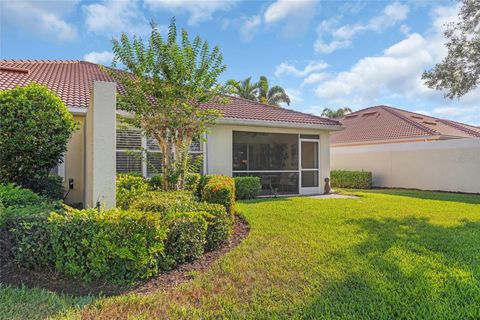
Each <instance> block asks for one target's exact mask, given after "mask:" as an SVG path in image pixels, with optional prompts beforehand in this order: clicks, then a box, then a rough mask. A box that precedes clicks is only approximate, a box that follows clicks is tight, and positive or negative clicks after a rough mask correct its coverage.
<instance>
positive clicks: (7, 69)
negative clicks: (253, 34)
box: [0, 60, 341, 126]
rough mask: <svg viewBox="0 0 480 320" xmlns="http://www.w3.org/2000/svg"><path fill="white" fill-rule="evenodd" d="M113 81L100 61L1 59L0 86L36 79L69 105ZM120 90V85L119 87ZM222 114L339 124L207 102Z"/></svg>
mask: <svg viewBox="0 0 480 320" xmlns="http://www.w3.org/2000/svg"><path fill="white" fill-rule="evenodd" d="M94 80H98V81H113V79H112V77H111V76H110V75H109V74H107V73H106V72H105V71H104V70H102V68H100V66H99V65H97V64H94V63H90V62H85V61H79V60H0V90H4V89H11V88H14V87H16V86H25V85H27V84H28V83H30V82H32V81H35V82H37V83H40V84H43V85H45V86H47V87H48V88H50V89H51V90H53V91H55V92H56V94H57V95H58V96H59V97H60V98H61V99H62V100H63V102H64V103H65V104H66V105H67V106H68V107H70V108H88V104H89V100H90V92H91V90H92V86H93V81H94ZM119 89H120V90H119V91H121V88H119ZM205 107H206V108H215V109H218V110H220V111H221V112H222V114H223V117H224V118H233V119H243V120H266V121H278V122H290V123H298V124H313V125H332V126H340V125H341V124H340V123H339V122H338V121H335V120H330V119H326V118H322V117H318V116H315V115H311V114H305V113H301V112H298V111H294V110H290V109H285V108H279V107H274V106H269V105H266V104H261V103H257V102H254V101H250V100H245V99H241V98H235V97H231V99H230V104H228V105H217V104H208V105H205Z"/></svg>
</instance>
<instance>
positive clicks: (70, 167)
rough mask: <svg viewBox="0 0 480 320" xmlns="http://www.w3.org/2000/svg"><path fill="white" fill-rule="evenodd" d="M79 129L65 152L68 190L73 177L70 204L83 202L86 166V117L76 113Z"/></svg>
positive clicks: (68, 197)
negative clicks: (84, 169)
mask: <svg viewBox="0 0 480 320" xmlns="http://www.w3.org/2000/svg"><path fill="white" fill-rule="evenodd" d="M73 118H74V119H75V121H76V122H77V123H78V129H77V130H76V131H75V132H74V133H73V135H72V138H71V139H70V141H69V142H68V144H67V152H66V153H65V177H64V178H65V179H64V188H65V190H68V180H69V179H73V189H72V190H70V192H69V193H68V195H67V197H66V198H65V202H66V203H68V204H78V203H82V204H83V201H84V199H83V192H84V183H83V172H84V171H83V168H84V141H85V117H84V116H79V115H75V116H74V117H73Z"/></svg>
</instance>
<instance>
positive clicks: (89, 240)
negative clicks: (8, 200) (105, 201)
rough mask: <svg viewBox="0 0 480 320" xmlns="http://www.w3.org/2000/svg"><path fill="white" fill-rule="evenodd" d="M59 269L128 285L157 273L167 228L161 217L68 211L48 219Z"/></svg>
mask: <svg viewBox="0 0 480 320" xmlns="http://www.w3.org/2000/svg"><path fill="white" fill-rule="evenodd" d="M48 225H49V229H50V232H51V243H52V249H53V252H54V256H55V267H56V269H57V270H58V271H60V272H64V273H66V274H68V275H71V276H73V277H81V278H83V279H85V280H87V281H88V280H92V279H97V278H102V279H105V280H108V281H111V282H114V283H125V282H130V281H133V280H136V279H145V278H149V277H151V276H153V275H155V274H157V273H158V258H159V257H160V256H161V255H163V253H164V240H165V239H166V237H167V229H166V228H165V226H164V224H163V223H162V219H161V217H160V216H159V215H156V214H151V213H146V212H140V211H123V210H117V209H112V210H107V211H101V212H97V211H96V210H92V209H90V210H68V211H67V212H65V214H57V213H52V214H50V217H49V219H48Z"/></svg>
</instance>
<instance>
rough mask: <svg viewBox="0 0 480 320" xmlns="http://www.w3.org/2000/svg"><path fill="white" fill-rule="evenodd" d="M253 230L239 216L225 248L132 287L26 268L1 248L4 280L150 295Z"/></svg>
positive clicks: (0, 278)
mask: <svg viewBox="0 0 480 320" xmlns="http://www.w3.org/2000/svg"><path fill="white" fill-rule="evenodd" d="M249 230H250V228H249V226H248V223H247V222H246V221H245V220H244V219H243V218H241V217H239V216H237V217H236V219H235V226H234V231H233V234H232V236H231V237H230V239H229V241H228V242H227V243H226V244H225V245H223V246H222V247H220V248H218V249H216V250H214V251H210V252H206V253H205V254H204V255H203V256H202V257H200V258H199V259H197V260H195V261H193V262H190V263H185V264H183V265H180V266H178V267H177V268H175V269H173V270H171V271H168V272H164V273H160V274H159V275H157V276H156V277H154V278H151V279H149V280H147V281H142V282H139V283H137V284H136V285H134V286H128V287H127V286H116V285H112V284H108V283H105V282H99V281H96V282H90V283H86V282H83V281H81V280H75V279H72V278H69V277H67V276H65V275H62V274H59V273H56V272H53V271H50V270H35V271H33V270H28V269H24V268H22V267H19V266H18V265H17V264H16V263H15V261H13V259H12V258H11V257H10V256H9V255H7V254H6V253H5V252H2V251H1V250H0V283H2V284H7V285H11V286H15V287H21V286H25V287H28V288H34V287H37V288H44V289H47V290H50V291H54V292H58V293H65V294H70V295H73V296H84V295H103V296H112V295H119V294H124V293H138V294H147V293H150V292H154V291H158V290H166V289H169V288H172V287H174V286H177V285H179V284H180V283H182V282H185V281H188V280H190V279H191V278H192V276H191V273H192V272H198V271H204V270H207V269H208V268H209V267H210V265H211V264H212V263H213V262H214V261H215V260H217V259H218V258H220V257H222V256H223V255H224V254H225V253H227V252H228V251H230V250H232V249H233V248H235V247H236V246H237V245H238V244H240V242H241V241H242V240H243V239H245V238H246V236H247V234H248V232H249Z"/></svg>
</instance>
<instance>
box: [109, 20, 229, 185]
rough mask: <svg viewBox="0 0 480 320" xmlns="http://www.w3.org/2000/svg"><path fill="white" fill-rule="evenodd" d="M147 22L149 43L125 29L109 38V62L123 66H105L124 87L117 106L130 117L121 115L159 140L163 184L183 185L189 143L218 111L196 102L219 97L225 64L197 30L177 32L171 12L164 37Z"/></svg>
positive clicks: (212, 119)
mask: <svg viewBox="0 0 480 320" xmlns="http://www.w3.org/2000/svg"><path fill="white" fill-rule="evenodd" d="M151 27H152V31H151V34H150V38H149V41H148V44H145V43H144V42H143V41H142V39H140V38H137V37H133V39H132V40H130V39H129V38H128V36H127V35H126V34H125V33H123V34H122V36H121V38H120V40H116V39H114V40H112V42H113V53H114V62H113V67H114V68H116V66H117V64H118V63H119V62H120V63H121V64H122V65H123V66H124V69H123V70H121V71H119V70H115V69H114V70H110V71H109V72H110V74H112V76H113V77H114V78H115V79H116V80H117V81H118V83H119V84H120V86H121V87H122V88H123V91H124V94H123V95H121V96H119V99H118V105H117V108H118V109H120V110H124V111H126V112H128V113H129V114H130V117H124V118H123V121H125V122H127V123H128V124H130V125H133V126H136V127H138V128H141V129H142V130H143V131H144V132H145V134H147V135H150V136H153V137H154V138H155V139H156V140H157V142H158V144H159V146H160V150H161V152H162V172H161V175H162V178H163V179H162V183H163V188H164V189H165V190H170V189H183V184H184V179H185V174H186V173H187V171H188V167H189V162H190V160H191V157H190V155H189V153H188V151H189V146H190V144H191V143H192V140H193V139H194V138H201V136H202V135H203V133H205V132H206V130H207V128H208V127H209V126H211V125H213V124H214V123H215V120H216V119H217V118H218V116H219V115H220V114H219V112H218V111H217V110H213V109H205V108H202V107H201V105H203V104H206V103H209V102H212V101H214V102H216V103H222V102H224V99H223V98H222V97H221V93H222V87H221V86H220V85H218V77H219V75H220V74H221V73H222V72H224V71H225V69H226V66H225V65H224V64H223V57H222V54H221V53H220V50H219V48H218V47H214V48H213V49H210V46H209V44H208V42H206V41H203V40H202V39H201V38H200V37H198V36H197V37H195V39H193V41H190V39H189V36H188V33H187V31H185V30H182V31H181V37H180V38H178V36H177V28H176V25H175V18H173V19H172V20H171V23H170V26H169V29H168V36H167V38H166V39H163V38H162V36H161V34H160V32H159V30H158V28H157V27H156V25H155V24H154V23H152V24H151ZM125 71H127V72H125Z"/></svg>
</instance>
